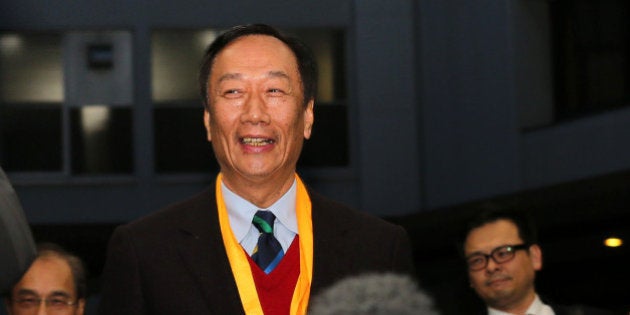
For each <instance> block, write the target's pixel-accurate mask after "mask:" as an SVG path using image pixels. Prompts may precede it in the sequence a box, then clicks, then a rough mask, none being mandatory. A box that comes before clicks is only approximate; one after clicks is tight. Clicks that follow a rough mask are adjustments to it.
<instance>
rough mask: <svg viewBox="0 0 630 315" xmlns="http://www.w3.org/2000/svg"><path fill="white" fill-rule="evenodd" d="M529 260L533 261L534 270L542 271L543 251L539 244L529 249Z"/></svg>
mask: <svg viewBox="0 0 630 315" xmlns="http://www.w3.org/2000/svg"><path fill="white" fill-rule="evenodd" d="M529 259H530V260H531V261H532V266H533V267H534V270H540V269H542V250H541V249H540V246H538V245H537V244H534V245H531V246H530V247H529Z"/></svg>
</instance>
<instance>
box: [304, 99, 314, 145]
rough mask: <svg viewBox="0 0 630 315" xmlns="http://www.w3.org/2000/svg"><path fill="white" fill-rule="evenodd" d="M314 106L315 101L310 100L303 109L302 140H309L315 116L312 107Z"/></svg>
mask: <svg viewBox="0 0 630 315" xmlns="http://www.w3.org/2000/svg"><path fill="white" fill-rule="evenodd" d="M314 105H315V100H314V99H311V100H310V101H309V102H308V104H307V105H306V108H305V109H304V139H309V138H310V137H311V132H312V130H313V123H314V121H315V116H314V113H313V107H314Z"/></svg>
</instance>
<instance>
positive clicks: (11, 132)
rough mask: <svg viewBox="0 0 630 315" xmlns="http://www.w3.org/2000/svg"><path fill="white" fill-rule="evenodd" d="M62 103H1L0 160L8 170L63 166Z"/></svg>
mask: <svg viewBox="0 0 630 315" xmlns="http://www.w3.org/2000/svg"><path fill="white" fill-rule="evenodd" d="M62 148H63V146H62V135H61V104H19V105H10V104H0V164H1V165H2V168H4V169H5V170H6V171H14V172H33V171H34V172H38V171H57V172H58V171H61V170H62V167H63V165H62V154H63V152H62Z"/></svg>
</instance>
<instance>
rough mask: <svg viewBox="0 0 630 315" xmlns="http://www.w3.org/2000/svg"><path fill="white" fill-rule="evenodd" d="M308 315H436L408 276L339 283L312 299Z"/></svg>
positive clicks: (367, 277)
mask: <svg viewBox="0 0 630 315" xmlns="http://www.w3.org/2000/svg"><path fill="white" fill-rule="evenodd" d="M309 314H310V315H341V314H344V315H359V314H369V315H411V314H414V315H418V314H419V315H438V314H439V313H438V312H437V311H436V310H435V309H434V307H433V300H432V299H431V298H430V297H429V296H428V295H427V294H425V293H423V292H422V291H420V289H419V288H418V285H417V284H416V282H415V281H413V279H411V278H410V277H408V276H403V275H397V274H392V273H381V274H377V273H371V274H364V275H359V276H354V277H349V278H346V279H343V280H341V281H339V282H337V283H335V284H334V285H332V286H331V287H329V288H327V289H325V290H324V291H322V292H321V293H320V294H318V295H316V296H315V297H313V300H312V301H311V306H310V309H309Z"/></svg>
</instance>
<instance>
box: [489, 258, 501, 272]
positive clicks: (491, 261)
mask: <svg viewBox="0 0 630 315" xmlns="http://www.w3.org/2000/svg"><path fill="white" fill-rule="evenodd" d="M499 269H501V264H499V263H497V262H496V261H494V259H492V257H490V258H488V264H487V265H486V272H488V273H492V272H494V271H496V270H499Z"/></svg>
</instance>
